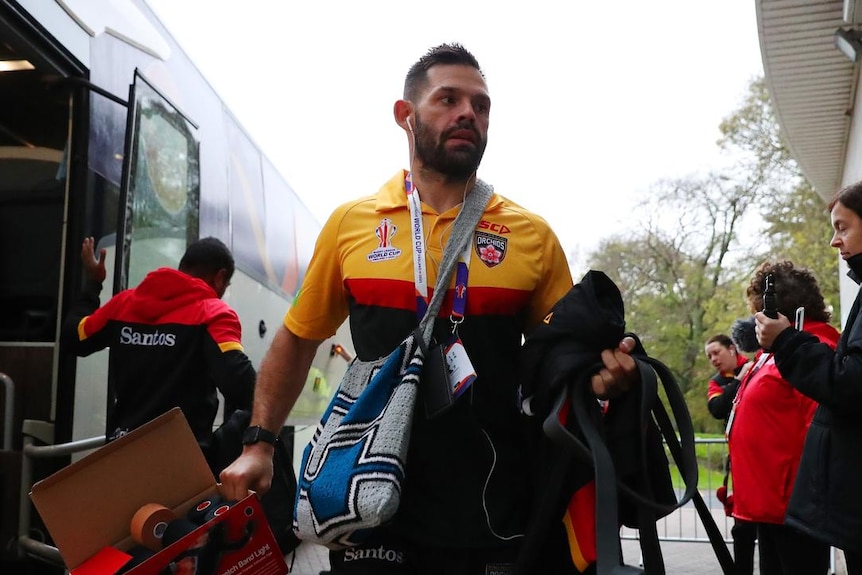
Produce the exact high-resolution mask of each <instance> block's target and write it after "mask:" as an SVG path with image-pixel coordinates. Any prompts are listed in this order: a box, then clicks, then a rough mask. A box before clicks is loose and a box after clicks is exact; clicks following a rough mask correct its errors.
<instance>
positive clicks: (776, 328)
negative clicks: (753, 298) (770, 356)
mask: <svg viewBox="0 0 862 575" xmlns="http://www.w3.org/2000/svg"><path fill="white" fill-rule="evenodd" d="M788 327H790V320H789V319H787V316H785V315H782V314H780V313H779V314H778V318H776V319H772V318H771V317H769V316H767V315H766V314H765V313H763V312H762V311H759V312H757V313H756V314H754V333H755V335H757V343H759V344H760V347H762V348H763V349H770V348H771V347H772V344H773V343H775V338H777V337H778V334H780V333H781V332H782V331H784V330H785V329H787V328H788Z"/></svg>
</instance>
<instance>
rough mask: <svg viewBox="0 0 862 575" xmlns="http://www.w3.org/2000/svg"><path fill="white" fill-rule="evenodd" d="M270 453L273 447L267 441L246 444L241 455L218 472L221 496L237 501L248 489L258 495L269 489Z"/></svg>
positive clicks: (270, 472)
mask: <svg viewBox="0 0 862 575" xmlns="http://www.w3.org/2000/svg"><path fill="white" fill-rule="evenodd" d="M272 454H273V447H272V446H271V445H269V444H268V443H264V442H260V443H255V444H254V445H246V446H245V448H243V450H242V455H240V456H239V457H238V458H237V459H236V460H235V461H234V462H233V463H231V464H230V465H228V466H227V467H226V468H225V469H224V470H223V471H222V472H221V473H220V474H219V479H220V480H221V484H222V487H221V492H222V496H223V497H224V498H225V499H233V500H235V501H239V500H240V499H242V498H243V497H245V496H246V495H248V490H249V489H251V490H252V491H254V492H256V493H257V494H258V495H263V494H264V493H266V492H267V491H269V488H270V486H271V485H272V475H273V468H272Z"/></svg>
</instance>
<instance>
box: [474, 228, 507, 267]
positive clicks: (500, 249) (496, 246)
mask: <svg viewBox="0 0 862 575" xmlns="http://www.w3.org/2000/svg"><path fill="white" fill-rule="evenodd" d="M473 245H474V247H475V248H476V255H478V256H479V259H480V260H482V263H484V264H485V265H486V266H488V267H489V268H493V267H495V266H498V265H500V263H501V262H502V261H503V260H504V259H505V258H506V246H507V245H508V240H506V238H503V237H500V236H495V235H494V234H488V233H485V232H476V235H475V236H473Z"/></svg>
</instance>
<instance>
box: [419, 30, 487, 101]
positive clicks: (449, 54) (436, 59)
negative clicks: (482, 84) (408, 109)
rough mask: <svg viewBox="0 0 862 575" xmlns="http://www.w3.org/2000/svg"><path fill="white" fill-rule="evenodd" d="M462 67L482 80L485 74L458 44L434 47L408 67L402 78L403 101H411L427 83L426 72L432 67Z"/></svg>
mask: <svg viewBox="0 0 862 575" xmlns="http://www.w3.org/2000/svg"><path fill="white" fill-rule="evenodd" d="M443 65H450V66H451V65H462V66H471V67H473V68H476V70H478V71H479V74H481V75H482V78H484V77H485V74H484V73H483V72H482V68H480V67H479V62H478V60H476V57H475V56H473V54H471V53H470V52H469V51H468V50H467V49H466V48H464V46H462V45H461V44H458V43H452V44H440V45H439V46H434V47H433V48H431V49H430V50H428V52H426V53H425V55H424V56H422V57H421V58H419V60H418V61H417V62H416V63H415V64H413V66H411V67H410V70H409V71H408V72H407V77H406V78H404V99H405V100H410V101H413V100H415V99H416V97H417V96H418V94H419V92H420V91H421V90H422V88H423V87H424V86H425V84H426V83H427V81H428V70H430V69H431V68H433V67H434V66H443Z"/></svg>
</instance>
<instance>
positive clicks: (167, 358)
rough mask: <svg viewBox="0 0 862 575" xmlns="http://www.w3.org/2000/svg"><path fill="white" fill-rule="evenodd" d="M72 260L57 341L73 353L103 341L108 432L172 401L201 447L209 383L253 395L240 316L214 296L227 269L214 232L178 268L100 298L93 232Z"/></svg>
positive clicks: (211, 403)
mask: <svg viewBox="0 0 862 575" xmlns="http://www.w3.org/2000/svg"><path fill="white" fill-rule="evenodd" d="M81 262H82V264H83V267H84V289H83V291H82V293H81V296H80V298H79V300H78V301H77V302H76V304H75V305H74V306H73V307H72V308H71V309H70V311H69V314H68V315H67V316H66V318H65V320H64V322H63V332H62V343H63V345H64V349H65V350H66V351H71V352H73V353H75V354H76V355H79V356H87V355H90V354H92V353H94V352H96V351H99V350H102V349H104V348H106V347H110V348H111V355H110V358H109V361H108V379H109V381H110V382H111V386H110V387H109V391H110V392H111V396H110V397H109V401H110V402H112V405H111V407H110V409H108V420H107V424H106V434H107V436H108V439H109V440H110V439H115V438H117V437H119V436H121V435H123V434H125V433H127V432H129V431H131V430H132V429H135V428H137V427H140V426H141V425H143V424H144V423H146V422H148V421H150V420H151V419H153V418H155V417H157V416H159V415H161V414H163V413H165V412H167V411H169V410H170V409H171V408H173V407H179V408H181V409H182V411H183V414H184V415H185V417H186V419H187V420H188V422H189V426H190V427H191V428H192V432H194V435H195V438H196V439H197V440H198V443H200V444H201V448H202V449H203V450H204V452H205V453H206V452H207V448H208V445H209V442H210V440H211V438H212V434H213V422H214V420H215V417H216V413H217V411H218V404H219V399H218V395H217V393H216V390H219V391H221V392H222V395H224V397H225V401H226V404H227V405H228V406H230V407H231V408H235V409H250V408H251V401H252V397H253V396H254V385H255V369H254V367H253V366H252V363H251V360H250V359H249V358H248V356H247V355H246V354H245V352H244V351H243V347H242V327H241V324H240V321H239V317H238V316H237V314H236V312H235V311H234V310H233V309H231V307H230V306H229V305H228V304H227V303H225V302H224V301H222V299H221V298H222V296H224V293H225V291H226V290H227V287H228V285H230V280H231V277H232V276H233V273H234V260H233V256H232V255H231V253H230V250H229V249H228V248H227V246H225V244H224V243H223V242H222V241H221V240H219V239H217V238H212V237H209V238H202V239H199V240H196V241H194V242H192V243H191V244H189V246H188V248H187V249H186V252H185V254H183V257H182V259H181V260H180V263H179V269H172V268H166V267H165V268H159V269H157V270H154V271H152V272H150V273H148V274H147V276H146V277H145V278H144V279H143V280H142V281H141V283H140V284H139V285H138V286H137V287H135V288H133V289H127V290H124V291H121V292H120V293H118V294H116V295H115V296H114V297H112V298H111V299H110V300H108V301H107V302H105V305H103V306H101V307H99V294H100V292H101V290H102V282H104V280H105V277H106V275H107V272H106V269H105V250H104V249H101V250H99V252H98V254H97V253H96V248H95V242H94V240H93V238H85V239H84V241H83V243H82V245H81ZM226 414H227V411H226Z"/></svg>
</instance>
